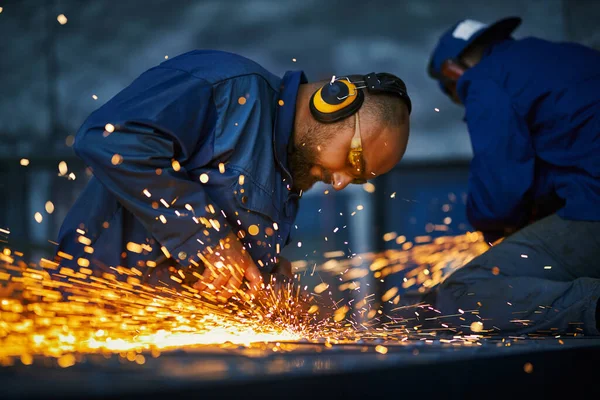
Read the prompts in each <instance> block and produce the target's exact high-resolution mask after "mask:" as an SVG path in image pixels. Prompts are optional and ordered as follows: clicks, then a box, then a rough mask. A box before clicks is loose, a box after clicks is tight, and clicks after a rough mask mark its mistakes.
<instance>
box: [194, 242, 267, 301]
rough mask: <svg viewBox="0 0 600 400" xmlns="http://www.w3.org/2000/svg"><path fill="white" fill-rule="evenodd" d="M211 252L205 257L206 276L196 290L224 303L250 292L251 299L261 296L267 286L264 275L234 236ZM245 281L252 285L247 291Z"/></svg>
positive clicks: (204, 274)
mask: <svg viewBox="0 0 600 400" xmlns="http://www.w3.org/2000/svg"><path fill="white" fill-rule="evenodd" d="M210 250H211V251H209V252H208V253H206V254H205V259H204V260H203V261H204V264H205V269H204V273H203V274H202V279H200V280H199V281H198V282H196V283H195V284H194V288H195V289H197V290H200V291H203V292H204V293H209V294H212V295H214V296H216V298H217V299H218V300H219V301H221V302H223V303H225V302H227V301H228V300H229V299H230V298H231V296H233V295H234V294H236V293H239V292H240V291H246V289H249V290H248V291H247V293H248V294H250V295H255V294H256V293H257V292H258V290H259V289H260V288H261V285H262V282H263V281H262V276H261V274H260V271H259V269H258V267H257V266H256V264H255V263H254V260H252V257H250V254H248V252H247V251H246V249H245V248H244V247H243V245H242V243H241V242H240V241H239V239H238V238H237V237H236V236H235V235H234V234H233V233H231V234H229V235H228V236H227V237H226V238H225V239H224V240H223V241H222V243H221V245H219V246H216V247H214V248H212V249H210ZM244 278H246V280H247V281H248V283H247V287H243V286H242V283H243V280H244Z"/></svg>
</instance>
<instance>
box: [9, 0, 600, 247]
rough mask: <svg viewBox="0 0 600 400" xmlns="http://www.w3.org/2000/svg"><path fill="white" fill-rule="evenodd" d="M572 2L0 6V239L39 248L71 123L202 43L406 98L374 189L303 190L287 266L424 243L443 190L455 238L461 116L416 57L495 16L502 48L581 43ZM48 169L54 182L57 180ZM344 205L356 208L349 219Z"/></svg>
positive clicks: (52, 221)
mask: <svg viewBox="0 0 600 400" xmlns="http://www.w3.org/2000/svg"><path fill="white" fill-rule="evenodd" d="M586 3H587V2H584V1H573V0H567V1H560V0H533V1H523V0H493V1H485V2H479V1H472V0H471V1H466V0H454V1H442V0H440V1H433V0H429V1H427V0H413V1H391V0H389V1H386V0H370V1H368V2H367V1H361V2H359V1H348V0H347V1H341V0H338V1H333V0H332V1H322V0H304V1H291V0H290V1H287V0H263V1H252V0H213V1H186V0H168V1H167V0H146V1H138V0H119V1H108V0H105V1H102V0H97V1H89V2H84V1H79V0H46V1H37V0H20V1H17V0H5V1H0V7H2V12H1V13H0V54H2V62H1V63H0V160H1V161H0V190H1V191H2V195H1V196H0V227H2V228H9V229H10V231H11V234H10V242H11V244H12V245H13V246H15V247H19V248H21V249H23V250H35V249H38V250H39V251H41V253H40V254H42V253H43V252H47V251H48V250H47V249H48V248H49V245H50V243H49V241H51V240H54V239H55V238H56V234H57V232H58V228H59V227H60V224H61V222H62V219H63V218H64V216H65V214H66V212H67V210H68V208H69V207H70V206H71V204H72V203H73V201H74V199H75V198H76V196H77V195H78V193H79V191H80V190H81V188H82V187H83V186H84V185H85V182H86V181H87V179H88V177H89V174H88V173H86V171H85V169H84V166H83V164H82V163H81V162H80V161H79V160H77V158H75V157H74V154H73V152H72V149H71V147H70V146H71V145H72V142H73V135H74V134H75V132H76V131H77V129H78V127H79V126H80V125H81V123H82V122H83V121H84V119H85V118H86V116H87V115H88V114H89V113H90V112H92V111H93V110H95V109H96V108H97V107H99V106H100V105H101V104H103V103H104V102H105V101H107V100H108V99H109V98H110V97H112V96H113V95H115V94H116V93H117V92H118V91H119V90H121V89H122V88H123V87H125V86H126V85H128V84H129V83H130V82H131V81H132V80H133V79H135V78H136V77H137V76H138V75H139V74H140V73H142V72H143V71H144V70H146V69H147V68H150V67H152V66H154V65H156V64H158V63H160V62H162V61H164V59H165V58H166V57H174V56H176V55H178V54H181V53H184V52H186V51H189V50H191V49H197V48H213V49H221V50H226V51H232V52H236V53H239V54H241V55H244V56H246V57H249V58H252V59H254V60H255V61H257V62H259V63H260V64H262V65H263V66H265V67H266V68H267V69H269V70H271V71H272V72H274V73H276V74H279V75H281V74H283V73H284V72H285V71H286V70H289V69H303V70H305V72H306V73H307V75H308V77H309V79H313V80H316V79H322V78H327V77H330V76H331V75H333V74H336V75H340V74H345V73H361V72H362V73H366V72H370V71H374V70H375V71H388V72H391V73H395V74H397V75H399V76H400V77H402V78H403V79H404V80H405V82H406V84H407V86H408V90H409V92H410V95H411V97H412V99H413V109H414V111H413V114H412V120H411V124H412V130H411V141H410V144H409V147H408V151H407V153H406V157H405V161H404V162H403V163H402V164H401V165H400V167H399V169H398V171H395V172H394V173H393V174H390V175H389V176H387V177H381V178H378V179H376V180H375V181H374V182H373V185H374V187H375V190H374V191H372V190H371V189H372V188H371V187H370V186H367V187H360V186H359V187H355V188H352V189H351V190H348V191H345V192H342V193H329V194H327V195H326V194H324V192H325V190H327V188H326V187H325V186H324V185H319V186H318V187H316V188H315V189H314V190H313V191H311V192H308V193H307V194H306V196H305V199H303V202H302V205H301V210H300V215H299V218H298V221H299V222H301V223H299V224H298V229H297V232H296V235H295V237H294V239H293V246H290V247H289V248H288V249H286V254H287V255H288V256H289V257H290V258H301V257H304V258H305V257H307V254H310V253H314V255H316V254H317V253H324V252H326V251H330V250H331V251H333V250H343V251H344V252H345V254H346V255H351V254H353V253H356V252H365V251H371V250H377V249H381V248H386V247H390V246H392V247H393V246H400V245H399V244H397V243H396V241H388V242H385V241H383V240H382V235H383V234H384V233H390V232H397V233H398V234H401V235H406V236H408V237H411V236H415V235H420V234H424V233H427V230H428V228H427V227H429V228H431V225H427V224H434V226H435V225H436V224H437V225H440V224H441V223H443V219H444V218H446V217H448V215H445V216H444V215H442V214H439V215H438V214H435V213H434V211H433V210H434V209H436V207H437V209H436V210H437V211H435V212H438V211H439V207H440V205H442V206H443V204H445V203H444V202H445V201H446V200H445V199H447V198H448V196H449V193H454V194H455V195H456V196H457V197H456V198H457V199H458V200H457V201H456V204H454V205H453V208H452V213H455V215H453V216H452V217H451V219H452V221H453V222H452V224H448V225H449V226H450V228H451V230H450V231H448V232H447V233H452V234H454V233H460V232H464V231H466V230H468V229H469V227H468V225H466V222H465V221H464V204H462V203H461V202H460V199H461V197H460V193H464V192H466V177H467V173H466V169H467V165H468V160H469V158H470V156H471V148H470V144H469V141H468V136H467V132H466V129H465V127H464V125H463V123H462V120H461V119H462V110H461V108H459V107H457V106H455V105H453V104H452V103H450V102H449V101H448V100H447V99H446V98H445V97H444V95H443V94H442V93H441V92H440V91H439V90H438V88H437V86H436V85H435V84H434V82H432V81H431V80H430V79H429V78H428V77H427V75H426V72H425V66H426V64H427V60H428V57H429V53H430V51H431V49H432V48H433V46H434V45H435V43H436V41H437V38H438V36H439V35H440V34H441V33H442V32H443V31H444V30H445V29H448V28H449V27H450V25H451V24H453V23H455V22H456V21H457V20H459V19H462V18H466V17H469V18H474V19H479V20H482V21H485V22H492V21H494V20H496V19H498V18H501V17H505V16H509V15H518V16H521V17H523V19H524V24H523V26H522V27H521V28H520V29H519V30H518V31H517V34H516V35H515V36H516V37H523V36H529V35H536V36H540V37H543V38H547V39H551V40H565V39H569V40H576V41H581V42H584V43H588V44H592V45H593V44H595V45H597V43H598V24H597V21H598V14H599V10H598V6H597V3H594V2H590V3H594V4H593V5H589V6H588V5H587V4H586ZM436 108H437V109H438V111H437V112H436V111H435V109H436ZM23 158H27V159H28V160H29V164H28V165H27V166H22V165H21V164H20V162H21V159H23ZM61 161H65V162H66V165H67V173H66V174H61V176H59V169H58V165H59V162H61ZM449 163H453V164H452V165H454V167H452V168H448V165H449ZM365 189H367V190H365ZM392 193H396V196H395V197H394V198H391V197H390V196H391V194H392ZM48 201H51V202H52V203H53V205H54V211H53V213H52V214H50V213H49V212H48V211H47V210H46V206H47V202H48ZM358 205H362V206H363V208H364V209H363V211H361V213H357V214H355V215H354V216H352V212H355V211H357V210H356V207H357V206H358ZM319 210H320V211H319ZM440 212H441V211H440ZM36 213H40V215H39V216H38V219H39V217H41V218H42V219H41V222H38V221H37V220H36V219H35V214H36ZM440 218H441V220H442V222H440ZM344 226H345V228H344ZM336 227H337V228H338V230H337V231H336V232H334V229H335V228H336ZM450 228H449V229H450ZM430 233H434V234H435V233H436V232H430ZM326 237H327V240H325V238H326ZM0 240H6V235H4V236H2V235H1V234H0ZM298 242H301V243H303V244H302V245H301V247H298V244H297V243H298ZM345 242H347V243H348V244H345ZM36 254H37V253H36ZM44 254H45V253H44Z"/></svg>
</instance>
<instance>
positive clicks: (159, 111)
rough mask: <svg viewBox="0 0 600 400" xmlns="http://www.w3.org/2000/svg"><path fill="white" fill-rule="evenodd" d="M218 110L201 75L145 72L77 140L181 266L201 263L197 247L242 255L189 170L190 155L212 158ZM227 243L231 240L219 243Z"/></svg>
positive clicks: (212, 255) (221, 256)
mask: <svg viewBox="0 0 600 400" xmlns="http://www.w3.org/2000/svg"><path fill="white" fill-rule="evenodd" d="M148 75H149V76H148ZM140 80H142V81H141V82H140ZM215 112H216V111H215V106H214V102H213V99H212V88H211V87H210V85H207V84H205V82H203V81H202V80H201V79H198V78H195V77H193V76H190V75H189V74H187V73H184V72H180V71H173V70H161V69H156V70H150V71H149V72H148V73H146V75H142V76H141V77H140V78H138V80H136V81H135V82H134V83H133V84H132V85H131V86H130V87H128V88H126V89H125V90H124V91H122V92H121V93H119V94H118V95H117V96H116V97H115V98H113V99H111V100H110V101H109V102H108V103H107V104H105V105H104V106H103V107H102V108H101V109H99V110H98V111H96V112H95V113H94V114H92V115H91V116H90V118H88V120H87V121H86V123H85V124H84V126H83V127H82V129H81V130H80V131H79V132H78V134H77V137H76V142H75V151H76V153H77V154H78V155H79V156H80V157H81V158H82V159H83V160H84V161H85V162H86V163H87V164H88V165H89V166H90V167H91V168H92V170H93V173H94V176H95V177H96V178H97V179H98V180H100V182H101V183H102V184H103V185H104V186H105V187H106V188H107V189H108V190H109V191H110V192H111V193H112V194H113V195H114V196H115V197H116V198H117V199H118V200H119V202H120V203H121V204H122V205H123V207H125V208H126V209H127V210H128V211H130V212H131V213H132V214H133V215H135V217H136V218H137V219H138V220H139V221H140V222H141V223H142V224H143V225H144V226H145V228H146V229H147V230H148V231H149V232H151V234H152V236H153V237H154V238H155V239H156V240H157V241H158V242H159V244H160V246H161V248H162V249H163V252H164V253H165V254H167V255H168V254H170V255H171V256H172V257H173V258H174V259H176V260H177V261H178V262H179V263H181V264H183V265H185V266H187V265H188V264H189V263H190V262H198V261H202V260H201V258H202V257H201V256H200V255H198V253H199V252H201V253H203V254H204V257H206V259H207V260H208V261H209V263H211V264H215V263H217V262H218V261H219V260H223V261H225V260H226V259H227V258H228V256H230V257H233V258H239V257H238V255H237V254H235V255H234V254H230V253H233V252H236V251H240V250H241V249H242V245H241V244H240V243H239V242H238V239H237V237H236V235H235V234H234V233H233V232H232V231H231V229H230V227H229V226H228V225H227V220H226V218H225V216H224V215H223V213H222V212H221V210H220V209H219V208H218V207H217V205H216V204H215V203H214V202H213V201H212V199H211V198H210V196H209V195H208V194H207V192H206V191H205V190H204V189H203V185H202V183H201V182H199V181H192V180H191V179H190V177H189V176H188V174H187V171H186V166H187V162H188V161H189V160H190V159H191V158H192V157H193V158H194V164H195V165H196V166H198V164H200V165H208V164H210V163H211V162H213V161H214V160H212V158H213V154H212V151H213V150H212V149H213V142H214V124H215V120H216V116H215ZM106 124H110V125H109V126H108V129H107V125H106ZM113 128H114V131H113ZM199 160H200V161H199ZM225 241H229V244H228V246H222V244H223V243H224V242H225ZM194 260H195V261H194ZM242 260H243V262H242ZM240 265H241V266H242V268H243V269H242V275H243V274H244V271H245V270H246V269H250V270H251V271H250V272H249V273H248V274H247V276H246V277H247V278H249V279H250V278H252V279H254V281H256V280H257V279H258V278H256V279H255V278H254V277H255V276H258V277H260V274H259V273H258V270H256V271H254V269H256V266H255V265H254V262H253V261H252V259H251V258H250V257H249V256H247V254H245V255H244V257H242V258H240ZM255 272H256V273H255ZM237 276H239V274H238V275H237ZM225 282H227V281H225ZM225 282H221V281H217V283H219V284H223V283H225ZM240 283H241V282H240ZM213 286H219V287H220V285H214V284H213ZM219 287H217V288H219ZM238 287H239V285H238Z"/></svg>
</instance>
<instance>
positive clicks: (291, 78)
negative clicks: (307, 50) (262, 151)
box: [273, 71, 307, 188]
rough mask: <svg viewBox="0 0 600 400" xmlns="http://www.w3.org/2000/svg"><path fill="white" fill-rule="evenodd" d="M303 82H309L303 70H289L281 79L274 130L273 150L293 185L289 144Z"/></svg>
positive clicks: (290, 185) (290, 184) (286, 177)
mask: <svg viewBox="0 0 600 400" xmlns="http://www.w3.org/2000/svg"><path fill="white" fill-rule="evenodd" d="M301 83H307V79H306V75H304V72H302V71H288V72H286V73H285V75H284V76H283V79H282V80H281V87H280V91H279V98H278V99H277V106H276V107H277V112H276V114H275V129H274V131H273V151H274V154H275V160H276V161H277V164H278V165H279V167H280V168H281V170H282V171H283V173H284V176H285V179H286V182H287V183H288V185H289V187H290V188H291V187H292V183H293V182H292V174H291V172H290V167H289V165H288V151H287V150H288V144H289V143H290V140H292V132H293V130H294V120H295V117H296V98H297V96H298V88H299V87H300V84H301Z"/></svg>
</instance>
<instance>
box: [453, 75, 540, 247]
mask: <svg viewBox="0 0 600 400" xmlns="http://www.w3.org/2000/svg"><path fill="white" fill-rule="evenodd" d="M465 109H466V114H465V118H466V121H467V125H468V128H469V134H470V136H471V144H472V146H473V160H472V162H471V168H470V176H469V194H468V199H467V217H468V219H469V222H470V223H471V224H472V225H473V227H475V228H476V229H478V230H480V231H482V232H483V233H484V235H485V236H486V240H488V241H494V240H496V239H498V238H500V237H502V236H505V235H507V234H510V233H512V232H513V231H515V230H517V229H520V228H521V227H523V226H524V225H526V223H527V221H528V218H529V215H530V213H531V199H530V195H531V193H530V189H531V187H532V184H533V179H534V164H535V152H534V149H533V146H532V143H531V138H530V134H529V130H528V127H527V124H526V121H525V120H524V118H523V117H522V116H521V115H519V114H518V113H517V111H516V110H515V108H514V105H513V104H512V103H511V100H510V97H509V96H508V94H506V93H505V92H504V90H503V89H502V88H501V87H499V86H498V85H497V84H496V83H494V82H492V81H476V82H473V83H471V86H470V87H469V89H468V96H467V98H466V100H465Z"/></svg>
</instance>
